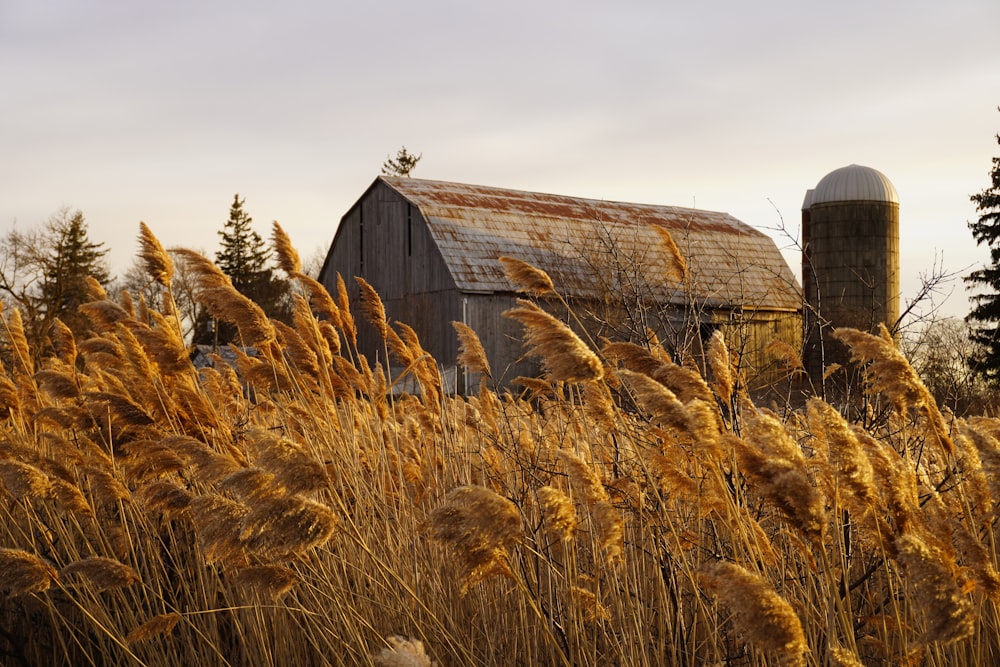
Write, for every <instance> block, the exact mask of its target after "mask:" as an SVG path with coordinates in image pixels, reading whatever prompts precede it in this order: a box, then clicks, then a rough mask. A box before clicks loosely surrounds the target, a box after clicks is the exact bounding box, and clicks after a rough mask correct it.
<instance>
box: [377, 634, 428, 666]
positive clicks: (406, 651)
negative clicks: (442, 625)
mask: <svg viewBox="0 0 1000 667" xmlns="http://www.w3.org/2000/svg"><path fill="white" fill-rule="evenodd" d="M386 642H387V643H388V644H389V646H388V648H383V649H382V650H381V651H379V653H378V655H376V656H373V660H374V661H375V664H376V665H377V666H378V667H434V663H433V662H431V659H430V656H428V655H427V654H426V653H425V652H424V645H423V642H420V641H418V640H416V639H406V638H405V637H399V636H397V635H393V636H391V637H388V638H387V639H386Z"/></svg>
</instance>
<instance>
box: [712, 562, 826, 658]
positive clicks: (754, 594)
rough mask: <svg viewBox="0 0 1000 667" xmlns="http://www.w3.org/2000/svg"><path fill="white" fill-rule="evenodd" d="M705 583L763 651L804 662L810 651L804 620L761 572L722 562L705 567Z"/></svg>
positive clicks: (743, 632) (743, 631)
mask: <svg viewBox="0 0 1000 667" xmlns="http://www.w3.org/2000/svg"><path fill="white" fill-rule="evenodd" d="M701 583H702V585H703V586H704V587H705V588H706V589H707V590H708V591H709V592H710V593H712V594H713V595H714V596H715V597H717V598H718V599H719V601H720V602H722V604H723V605H725V606H726V608H728V609H729V611H730V613H731V620H732V623H733V627H734V628H735V629H736V631H737V632H739V633H740V634H741V635H743V637H745V638H746V639H747V641H749V642H750V644H752V645H753V646H755V647H756V648H757V649H758V650H760V651H762V652H764V653H771V654H775V655H777V656H778V657H779V658H780V659H783V660H784V661H785V664H787V665H805V664H806V661H805V654H806V652H807V651H808V648H809V647H808V644H807V643H806V638H805V633H804V632H803V631H802V622H801V621H800V620H799V617H798V616H797V615H796V614H795V611H794V610H793V609H792V606H791V605H790V604H789V603H788V601H786V600H785V599H784V598H782V597H781V596H780V595H778V593H777V591H775V590H774V588H773V587H772V586H771V585H770V584H769V583H768V582H767V581H765V580H764V578H763V577H761V576H760V575H759V574H755V573H753V572H751V571H749V570H747V569H746V568H743V567H740V566H739V565H736V564H735V563H728V562H725V561H719V562H717V563H715V564H714V565H710V566H708V567H707V568H705V569H704V570H703V572H702V576H701Z"/></svg>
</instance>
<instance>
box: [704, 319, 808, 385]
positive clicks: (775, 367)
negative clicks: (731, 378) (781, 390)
mask: <svg viewBox="0 0 1000 667" xmlns="http://www.w3.org/2000/svg"><path fill="white" fill-rule="evenodd" d="M719 328H720V329H721V330H722V332H723V335H724V336H725V339H726V346H727V347H728V348H729V351H730V357H731V358H733V359H736V360H738V361H739V364H740V370H741V372H742V373H743V377H744V378H745V379H746V382H747V385H748V386H749V387H750V389H762V388H764V387H768V386H771V385H774V384H777V383H780V382H783V381H784V380H786V379H788V376H789V368H788V365H787V362H786V361H785V359H784V358H783V357H784V356H785V355H786V354H787V355H790V356H791V357H792V358H793V359H795V360H798V359H799V355H801V350H802V318H801V316H800V315H799V313H794V312H792V313H789V312H780V311H756V312H754V313H753V314H751V315H747V316H745V317H744V316H735V314H734V317H732V318H731V319H730V320H728V321H725V322H722V323H720V325H719ZM775 342H777V343H780V344H781V348H782V349H777V348H775V347H774V346H773V345H772V343H775Z"/></svg>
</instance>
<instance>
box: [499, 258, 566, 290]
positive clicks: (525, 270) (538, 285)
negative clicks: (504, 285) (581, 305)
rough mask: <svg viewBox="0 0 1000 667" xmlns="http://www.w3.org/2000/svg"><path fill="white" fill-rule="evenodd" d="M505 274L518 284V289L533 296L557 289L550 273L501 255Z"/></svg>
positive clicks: (508, 278) (500, 259)
mask: <svg viewBox="0 0 1000 667" xmlns="http://www.w3.org/2000/svg"><path fill="white" fill-rule="evenodd" d="M499 261H500V264H501V265H502V266H503V274H504V275H505V276H506V277H507V280H509V281H510V282H512V283H513V284H514V285H516V286H517V291H519V292H522V293H524V294H530V295H531V296H542V295H543V294H548V293H549V292H553V291H555V286H554V285H553V284H552V279H551V278H549V274H547V273H545V271H542V270H541V269H539V268H537V267H534V266H532V265H531V264H528V263H527V262H525V261H522V260H520V259H515V258H513V257H500V258H499Z"/></svg>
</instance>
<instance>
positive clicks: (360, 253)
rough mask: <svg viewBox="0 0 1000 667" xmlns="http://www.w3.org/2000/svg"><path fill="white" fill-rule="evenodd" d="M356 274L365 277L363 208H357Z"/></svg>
mask: <svg viewBox="0 0 1000 667" xmlns="http://www.w3.org/2000/svg"><path fill="white" fill-rule="evenodd" d="M358 273H359V274H361V275H362V276H364V275H365V207H364V206H360V207H359V208H358Z"/></svg>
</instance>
